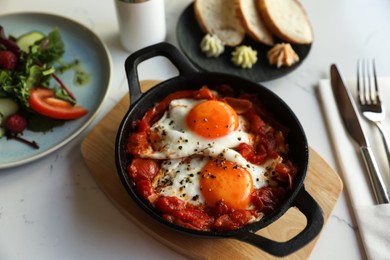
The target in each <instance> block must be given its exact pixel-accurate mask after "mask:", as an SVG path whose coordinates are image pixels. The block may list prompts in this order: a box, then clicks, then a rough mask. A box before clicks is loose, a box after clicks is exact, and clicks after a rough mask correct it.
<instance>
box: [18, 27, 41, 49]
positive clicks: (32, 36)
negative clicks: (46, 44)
mask: <svg viewBox="0 0 390 260" xmlns="http://www.w3.org/2000/svg"><path fill="white" fill-rule="evenodd" d="M44 37H45V35H44V34H43V33H41V32H38V31H33V32H29V33H26V34H23V35H21V36H20V37H19V38H18V39H17V40H16V43H17V44H18V45H19V48H20V49H22V50H23V51H25V52H28V48H29V47H30V45H32V44H33V43H35V42H36V41H39V40H41V39H42V38H44Z"/></svg>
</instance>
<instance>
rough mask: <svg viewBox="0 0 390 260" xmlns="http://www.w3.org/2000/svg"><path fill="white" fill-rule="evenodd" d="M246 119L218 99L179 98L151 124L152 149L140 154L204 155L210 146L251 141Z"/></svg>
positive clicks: (154, 156) (149, 155) (164, 156)
mask: <svg viewBox="0 0 390 260" xmlns="http://www.w3.org/2000/svg"><path fill="white" fill-rule="evenodd" d="M248 129H249V123H248V122H247V120H246V119H245V118H244V117H242V116H239V115H237V114H236V112H235V111H234V109H233V108H232V107H231V106H229V105H228V104H226V103H224V102H221V101H217V100H194V99H177V100H173V101H172V102H171V103H170V106H169V109H168V110H167V111H166V112H165V113H164V115H163V116H162V117H161V118H160V120H158V121H157V122H156V123H155V124H153V125H152V127H151V130H152V133H153V134H152V137H151V138H152V140H151V142H152V146H153V148H151V149H149V150H147V151H145V152H144V153H142V154H141V156H142V157H147V158H153V159H175V158H183V157H186V156H190V155H193V154H204V151H205V150H206V149H209V148H213V147H216V148H218V147H219V148H233V147H237V146H238V145H239V144H240V143H250V142H251V134H249V133H248V132H249V131H248Z"/></svg>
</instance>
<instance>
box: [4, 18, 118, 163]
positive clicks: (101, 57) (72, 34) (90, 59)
mask: <svg viewBox="0 0 390 260" xmlns="http://www.w3.org/2000/svg"><path fill="white" fill-rule="evenodd" d="M0 25H2V26H3V28H4V30H5V33H6V35H9V34H12V35H13V36H16V37H17V36H20V35H22V34H24V33H27V32H29V31H41V32H43V33H44V34H47V33H49V32H50V31H52V30H53V29H54V28H55V27H58V29H59V31H60V33H61V35H62V39H63V41H64V44H65V54H64V56H63V61H64V62H70V61H72V60H74V59H79V60H80V62H81V66H82V68H83V69H84V70H85V71H86V72H88V73H89V74H90V75H91V81H90V82H89V83H88V84H87V85H83V86H75V85H74V84H73V79H74V71H67V72H65V73H64V74H60V75H59V77H60V78H61V80H62V81H63V82H64V83H65V84H66V85H67V87H68V88H69V89H70V90H71V92H72V93H73V94H74V95H75V96H76V98H77V103H78V104H79V105H81V106H83V107H85V108H87V109H88V110H89V113H88V114H87V115H86V116H84V117H82V118H80V119H77V120H73V121H68V122H66V123H65V124H64V125H63V126H59V127H56V128H54V129H53V131H52V132H48V133H45V134H44V133H35V132H31V131H24V135H23V137H24V138H25V139H28V140H34V141H36V142H37V143H38V144H39V146H40V148H39V149H33V148H31V147H29V146H27V145H25V144H22V143H20V142H17V141H13V140H6V138H2V139H0V169H2V168H8V167H13V166H17V165H21V164H24V163H27V162H31V161H33V160H36V159H38V158H41V157H43V156H45V155H47V154H49V153H51V152H53V151H55V150H57V149H58V148H60V147H62V146H64V145H65V144H67V143H68V142H70V141H71V140H72V139H74V138H75V137H76V136H77V135H78V134H80V133H81V132H82V131H83V130H84V129H85V128H86V127H87V126H88V125H89V124H90V123H91V122H92V120H93V119H94V117H95V116H96V114H97V113H98V111H99V109H100V107H101V105H102V103H103V100H104V99H105V97H106V95H107V92H108V86H109V82H110V77H111V67H112V66H111V59H110V56H109V54H108V50H107V48H106V47H105V45H104V44H103V43H102V41H101V40H100V39H99V38H98V37H97V36H96V35H95V34H94V33H93V32H92V31H90V30H89V29H88V28H86V27H85V26H83V25H81V24H79V23H77V22H75V21H72V20H69V19H67V18H64V17H60V16H56V15H51V14H42V13H16V14H9V15H3V16H0Z"/></svg>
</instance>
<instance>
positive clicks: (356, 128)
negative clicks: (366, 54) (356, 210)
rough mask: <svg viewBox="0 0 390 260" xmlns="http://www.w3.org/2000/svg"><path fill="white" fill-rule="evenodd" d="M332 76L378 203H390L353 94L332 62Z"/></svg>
mask: <svg viewBox="0 0 390 260" xmlns="http://www.w3.org/2000/svg"><path fill="white" fill-rule="evenodd" d="M330 78H331V85H332V90H333V95H334V98H335V100H336V104H337V107H338V110H339V114H340V116H341V118H342V120H343V123H344V126H345V128H346V129H347V132H348V133H349V135H350V136H351V137H352V138H353V139H354V140H355V141H356V143H357V144H358V145H359V148H360V153H361V155H362V157H363V160H364V164H365V166H366V168H367V172H368V176H369V179H370V182H371V187H372V190H373V193H374V194H375V199H376V202H377V203H378V204H384V203H390V193H389V190H388V188H387V187H386V185H385V182H384V181H383V179H382V175H381V173H380V171H379V168H378V164H377V162H376V161H375V158H374V155H373V153H372V150H371V147H370V145H369V142H368V140H367V138H366V134H365V132H364V129H363V128H362V127H361V123H360V120H359V117H358V114H357V109H356V105H355V102H354V101H353V98H352V95H351V93H350V91H349V89H348V87H347V85H346V84H345V81H344V79H343V77H342V76H341V73H340V71H339V69H338V67H337V65H335V64H332V65H331V67H330Z"/></svg>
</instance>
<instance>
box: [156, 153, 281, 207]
mask: <svg viewBox="0 0 390 260" xmlns="http://www.w3.org/2000/svg"><path fill="white" fill-rule="evenodd" d="M206 153H207V154H208V155H209V156H199V155H193V156H190V157H187V158H182V159H168V160H164V162H163V163H162V165H161V169H160V172H159V174H158V175H157V176H156V178H155V182H154V188H155V189H156V192H157V193H158V194H160V195H163V196H174V197H177V198H180V199H182V200H184V201H186V202H188V203H191V204H193V205H200V204H205V199H204V197H203V195H202V191H201V187H200V172H201V170H202V168H203V167H204V166H205V165H206V163H207V162H208V161H209V160H213V159H214V158H218V159H220V160H221V159H225V160H229V161H232V162H234V163H236V164H237V165H239V166H241V167H242V168H244V169H246V170H247V171H248V172H249V174H250V175H251V177H252V181H253V187H254V188H255V189H260V188H261V187H264V186H266V185H267V175H268V174H271V172H272V171H273V170H274V168H275V166H276V165H277V164H278V163H279V162H281V160H282V159H281V158H277V159H269V160H268V161H266V163H265V164H264V165H262V166H260V165H255V164H252V163H250V162H248V161H246V160H245V158H243V157H242V155H241V154H240V153H238V152H236V151H234V150H232V149H225V150H223V151H217V150H215V149H207V150H206ZM214 155H216V156H215V157H214ZM212 156H213V157H214V158H213V157H212Z"/></svg>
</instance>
